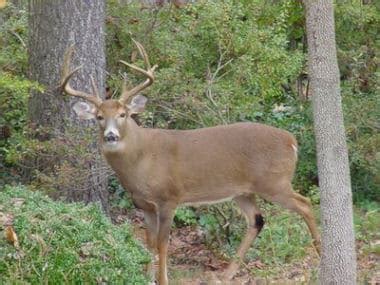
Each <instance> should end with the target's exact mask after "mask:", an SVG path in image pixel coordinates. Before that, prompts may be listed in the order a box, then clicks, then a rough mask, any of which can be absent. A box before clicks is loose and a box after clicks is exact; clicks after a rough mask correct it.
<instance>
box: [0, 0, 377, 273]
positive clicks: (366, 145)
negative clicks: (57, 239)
mask: <svg viewBox="0 0 380 285" xmlns="http://www.w3.org/2000/svg"><path fill="white" fill-rule="evenodd" d="M32 2H33V1H32ZM37 2H38V1H37ZM69 2H70V1H69ZM106 2H107V3H106V12H105V53H106V59H107V65H106V67H105V70H102V72H104V74H105V76H106V80H105V81H106V86H107V91H106V90H105V88H102V92H103V93H104V94H105V96H118V94H119V93H120V88H121V79H122V78H123V77H127V78H128V79H129V81H130V84H133V83H134V82H137V81H138V80H139V77H138V76H137V74H134V73H127V74H126V73H125V72H126V70H125V68H124V67H123V66H121V65H120V64H118V60H120V59H123V60H126V61H130V62H135V63H136V64H139V63H140V59H139V58H137V53H136V50H135V49H134V46H133V43H132V41H131V36H132V37H133V38H135V39H137V40H138V41H139V42H141V43H142V44H143V45H144V46H145V48H146V50H147V52H148V54H149V57H150V60H151V62H152V63H154V64H158V65H159V68H158V69H157V71H156V82H155V83H154V86H153V87H152V88H150V89H148V90H146V91H145V94H144V95H146V97H148V99H149V103H148V106H149V107H148V111H146V112H145V113H144V114H142V115H140V116H139V118H138V121H139V122H140V123H141V124H142V125H145V126H149V127H157V128H158V127H159V128H171V129H173V128H177V129H190V128H199V127H204V126H214V125H217V124H226V123H231V122H237V121H255V122H262V123H266V124H269V125H273V126H276V127H280V128H283V129H286V130H289V131H290V132H292V133H293V134H294V135H295V136H296V137H297V139H298V142H299V163H298V168H297V174H296V177H295V180H294V185H295V189H297V191H299V192H301V193H302V194H305V195H306V196H308V197H310V198H311V199H312V202H313V203H314V204H315V205H318V203H319V189H318V175H317V168H316V167H317V163H316V153H315V149H316V147H315V139H314V134H313V125H312V110H311V103H310V99H311V98H310V96H311V94H310V92H309V91H310V87H309V78H308V73H307V61H306V52H307V42H306V32H305V11H304V8H303V6H302V4H301V2H300V1H250V0H247V1H244V0H241V1H234V0H227V1H194V3H191V4H189V5H186V6H183V7H182V5H179V6H181V7H182V8H180V9H178V8H176V6H175V5H171V4H170V3H166V4H165V3H161V2H160V3H161V4H162V5H152V3H150V2H149V1H145V2H144V5H142V4H141V3H140V2H139V1H116V0H115V1H113V0H112V1H106ZM162 2H165V1H162ZM177 6H178V5H177ZM379 9H380V6H379V4H378V3H376V1H373V3H372V1H336V3H335V22H336V23H335V25H336V41H337V48H338V50H337V53H338V62H339V68H340V80H341V92H342V97H343V101H342V103H343V110H344V119H345V128H346V134H347V141H348V147H349V158H350V171H351V181H352V191H353V198H354V204H355V207H356V208H355V209H356V212H357V216H356V231H357V239H358V240H359V241H360V243H361V244H360V250H362V253H363V252H365V253H366V254H367V255H366V256H367V257H368V256H369V255H370V254H372V253H377V254H379V245H378V240H379V238H380V237H379V236H378V233H376V230H373V229H376V227H377V226H379V225H378V221H377V222H376V220H378V218H379V216H380V214H379V203H380V185H379V184H380V176H379V173H380V172H379V169H380V156H379V148H380V136H379V128H380V126H379V121H380V118H379V114H380V106H379V104H380V90H379V86H380V73H379V71H378V66H379V64H380V62H379V53H380V49H379V46H380V43H379V33H378V27H379V26H380V11H379ZM32 22H33V20H32ZM70 25H71V26H70ZM70 25H69V26H70V27H71V28H72V29H73V30H71V31H70V32H72V33H74V32H75V30H74V29H75V25H76V24H75V23H71V24H70ZM78 25H79V24H78ZM32 28H34V26H28V5H27V3H26V1H11V3H8V5H7V7H6V8H5V9H3V10H0V114H1V116H0V187H1V188H3V187H4V186H5V185H19V184H25V185H27V186H28V188H29V189H32V190H38V191H42V192H43V193H46V194H49V195H50V196H52V197H54V198H61V199H65V200H69V201H73V200H81V201H83V200H84V201H99V200H102V199H100V198H99V195H98V196H96V195H94V197H90V198H88V195H87V196H86V197H84V196H83V195H78V194H75V191H73V189H77V190H79V191H80V190H81V189H87V188H88V181H87V179H85V178H84V177H90V176H91V177H92V176H96V175H101V176H102V177H105V178H104V179H106V180H107V184H108V188H107V195H106V196H107V198H105V199H103V200H102V202H103V206H104V208H105V209H107V210H108V209H110V211H111V215H112V213H113V217H114V218H115V217H116V216H117V214H118V213H120V211H122V210H120V209H124V208H127V209H131V208H133V206H132V203H131V202H130V200H129V199H128V194H127V193H125V192H123V190H122V189H121V187H120V186H119V184H118V182H117V180H116V179H115V177H113V175H112V172H111V171H110V170H109V169H108V168H107V167H106V166H105V165H102V164H99V165H97V166H96V167H86V166H88V165H90V164H91V161H92V159H93V155H94V153H93V151H91V149H92V148H91V147H90V146H93V142H94V141H95V139H94V137H95V136H96V130H95V129H92V127H91V126H90V125H89V126H85V128H83V126H82V127H78V124H75V123H74V124H73V123H70V122H71V121H70V122H68V121H65V120H62V121H60V122H61V123H60V124H64V125H65V126H66V127H65V131H64V132H63V131H62V129H61V126H57V124H50V125H49V124H40V121H41V120H40V119H41V118H43V117H44V112H45V110H44V108H41V109H40V110H37V109H32V110H33V111H31V107H32V106H33V98H35V97H33V96H32V97H30V94H39V95H38V96H39V99H40V100H41V101H40V104H44V103H43V102H44V100H46V102H51V101H49V98H51V96H52V95H51V94H52V92H53V93H54V92H55V93H54V94H55V96H58V97H57V98H58V99H56V100H58V101H59V102H60V103H59V104H62V106H66V107H67V106H69V105H70V104H71V103H70V102H68V100H64V99H63V98H61V97H59V96H61V94H60V93H59V92H57V90H56V89H54V88H55V87H56V86H58V82H55V81H56V80H57V78H58V77H57V75H59V70H54V71H50V74H52V72H54V73H55V74H56V75H54V76H52V79H51V80H50V81H49V82H47V83H46V85H41V84H38V83H36V82H35V81H34V80H35V79H36V77H35V76H36V74H37V71H36V70H34V68H36V66H35V65H34V64H32V65H28V49H29V56H31V57H32V58H33V53H40V56H42V57H43V55H44V54H45V52H44V51H43V47H42V46H41V47H39V46H38V43H36V44H35V45H34V46H33V45H29V44H28V38H33V34H35V33H36V31H35V30H32ZM64 31H67V29H64V28H63V29H62V33H64ZM68 34H70V33H68ZM50 35H51V36H53V37H54V36H55V35H58V34H55V35H54V34H53V33H50ZM62 37H63V39H65V38H67V37H69V36H67V37H66V36H65V35H63V34H62ZM69 42H70V41H65V40H58V41H57V42H56V43H55V44H56V49H54V50H52V52H53V53H56V55H57V57H58V56H59V54H60V53H62V51H63V50H64V49H65V48H66V45H67V44H69ZM30 43H31V44H33V41H30ZM50 44H52V43H51V42H50ZM60 44H61V45H60ZM99 48H100V49H101V47H99ZM90 51H91V52H90ZM79 54H80V55H78V58H82V60H83V62H86V61H88V62H90V63H89V64H91V63H93V62H94V60H92V59H91V57H97V56H101V55H98V54H99V52H96V51H93V50H92V49H91V50H88V49H87V50H86V47H85V46H81V47H80V48H79ZM86 56H87V59H83V58H84V57H86ZM35 58H38V56H37V57H35ZM58 60H59V59H58ZM78 60H79V59H78ZM100 61H101V60H100ZM29 62H31V63H33V61H29ZM83 62H81V63H83ZM44 64H45V67H48V68H47V70H50V69H49V68H51V67H50V66H46V65H47V64H49V62H46V63H44ZM86 64H87V63H86ZM97 64H98V63H97ZM58 65H59V63H58V62H57V63H55V65H54V66H58ZM100 68H102V67H100ZM55 69H56V68H55ZM98 76H99V80H100V81H102V76H103V75H102V74H98ZM53 81H54V82H53ZM78 84H80V83H78ZM99 85H100V86H102V84H99ZM44 96H46V99H44ZM64 108H65V107H62V108H58V109H56V112H63V110H64ZM28 114H29V115H28ZM45 115H46V113H45ZM58 117H59V116H58ZM60 118H63V117H60ZM104 179H103V180H104ZM103 180H102V181H103ZM86 183H87V184H86ZM7 187H9V186H7ZM108 196H109V197H108ZM103 197H104V196H103ZM264 208H266V209H267V211H268V213H276V212H278V209H277V208H275V207H273V206H270V205H266V206H264ZM1 210H2V208H0V211H1ZM268 216H271V214H269V215H268ZM268 220H269V224H271V223H272V225H270V227H272V229H273V230H272V231H271V232H268V231H265V230H264V231H263V233H262V238H261V239H260V240H258V241H257V242H256V245H255V248H254V249H252V251H251V253H250V257H249V258H250V259H251V260H260V262H262V263H263V264H266V265H268V267H264V270H262V271H261V270H260V268H259V267H257V268H256V271H255V274H256V275H260V274H262V275H263V276H268V275H271V274H274V275H275V274H278V272H279V270H278V269H276V268H277V267H276V266H281V265H282V264H283V263H285V262H289V261H294V260H300V259H302V258H304V257H305V255H308V250H307V247H308V246H310V245H309V244H310V240H309V239H308V237H307V238H305V235H307V234H306V230H305V228H303V225H302V226H300V225H299V224H300V222H299V221H298V220H297V218H294V217H292V216H289V215H287V214H286V215H284V216H282V218H279V219H276V218H274V217H269V218H268ZM175 221H176V226H177V227H181V226H185V225H194V224H196V223H200V225H201V228H202V231H204V232H205V239H206V241H207V244H208V246H209V248H214V249H215V248H218V250H216V252H218V253H219V254H221V255H228V254H231V253H232V251H233V249H234V247H235V246H236V244H237V243H238V241H239V240H240V238H241V232H242V225H243V223H241V222H240V218H239V217H238V213H237V212H236V210H235V209H234V207H233V206H231V204H223V205H219V206H213V207H209V208H199V209H194V208H181V209H179V211H177V216H176V218H175ZM289 224H291V228H290V229H289ZM297 224H298V226H297ZM371 229H372V230H371ZM287 231H289V232H287ZM284 235H289V240H287V242H285V243H284V242H283V241H282V239H283V237H284ZM359 258H364V257H363V256H359ZM365 260H367V259H365ZM41 266H43V265H41ZM269 267H270V268H271V269H270V270H272V272H269V273H268V270H269ZM362 267H363V266H362ZM4 268H5V267H2V265H1V264H0V273H2V272H5V271H6V270H5V269H4ZM273 268H274V269H273ZM369 268H370V269H372V268H373V267H369ZM367 269H368V268H367ZM2 270H3V271H2ZM7 270H8V269H7ZM276 270H277V271H276ZM313 274H314V277H315V272H314V273H311V275H310V276H309V278H313ZM366 274H368V273H365V274H364V275H365V276H364V277H363V278H366V277H368V276H367V275H366ZM136 280H137V279H136Z"/></svg>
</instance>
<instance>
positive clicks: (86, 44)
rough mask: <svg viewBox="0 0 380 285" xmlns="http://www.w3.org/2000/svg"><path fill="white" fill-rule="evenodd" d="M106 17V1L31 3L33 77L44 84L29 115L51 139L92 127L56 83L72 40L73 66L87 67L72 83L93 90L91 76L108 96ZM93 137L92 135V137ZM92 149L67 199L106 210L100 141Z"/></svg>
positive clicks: (32, 101) (32, 100) (39, 0)
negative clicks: (87, 203) (106, 81)
mask: <svg viewBox="0 0 380 285" xmlns="http://www.w3.org/2000/svg"><path fill="white" fill-rule="evenodd" d="M104 21H105V1H104V0H91V1H90V0H83V1H77V0H54V1H44V0H31V1H29V31H30V36H29V65H30V78H31V79H32V80H35V81H38V82H39V83H40V84H42V85H44V86H45V87H46V91H45V92H44V93H40V92H34V93H33V94H31V98H30V100H29V118H30V120H31V122H32V125H33V126H34V127H35V128H36V129H37V128H41V127H43V128H46V129H49V130H50V131H48V132H47V133H46V134H44V135H40V137H39V138H40V139H43V140H47V139H50V138H52V137H55V136H57V135H59V134H62V133H67V131H68V129H69V128H79V129H81V130H82V131H83V132H85V131H86V130H87V129H94V128H93V123H90V124H89V123H84V122H82V121H79V120H77V118H75V115H74V112H73V111H72V110H71V105H72V103H73V101H76V100H77V99H72V98H69V97H68V96H65V95H63V94H62V92H60V90H59V89H58V88H57V87H58V85H59V79H60V73H61V72H60V71H61V64H62V61H63V54H64V52H65V50H66V49H67V48H68V47H69V46H71V45H73V44H74V45H75V56H74V60H73V63H72V65H73V66H79V65H83V68H82V70H81V71H80V72H78V74H77V75H76V76H74V78H73V80H72V85H73V87H74V88H76V89H79V90H83V91H87V92H88V93H91V83H90V75H91V76H92V77H93V78H94V79H95V81H96V83H97V86H98V88H99V90H100V93H101V94H102V96H104V89H105V88H104V85H105V51H104V49H105V40H104ZM95 137H97V136H96V135H95V134H94V136H93V138H92V139H93V140H94V141H95V139H94V138H95ZM91 148H92V149H91V150H89V152H91V153H93V155H92V158H91V159H90V160H88V161H86V163H85V164H80V165H78V166H77V167H78V169H77V173H82V179H81V182H80V183H79V184H80V185H79V184H78V185H76V187H75V188H76V189H66V193H65V195H66V196H67V198H68V200H81V201H85V202H93V201H100V202H101V203H102V205H103V207H104V208H105V209H107V207H108V195H107V190H106V181H105V179H104V177H101V175H100V174H101V172H99V171H96V170H98V169H99V168H100V167H101V165H102V162H101V160H100V159H99V156H97V155H96V154H97V153H98V152H97V150H96V143H95V144H93V145H92V146H91ZM79 156H80V154H78V157H79ZM78 161H79V160H78ZM72 163H73V162H72ZM96 172H98V173H96ZM87 173H89V174H87Z"/></svg>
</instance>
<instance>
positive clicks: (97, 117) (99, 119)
mask: <svg viewBox="0 0 380 285" xmlns="http://www.w3.org/2000/svg"><path fill="white" fill-rule="evenodd" d="M96 119H97V120H98V121H101V120H104V118H103V117H102V116H100V115H99V116H96Z"/></svg>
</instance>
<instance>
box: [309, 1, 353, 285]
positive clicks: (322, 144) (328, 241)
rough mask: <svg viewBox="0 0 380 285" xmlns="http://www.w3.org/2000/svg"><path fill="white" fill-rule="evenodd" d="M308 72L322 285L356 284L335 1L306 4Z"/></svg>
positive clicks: (350, 194)
mask: <svg viewBox="0 0 380 285" xmlns="http://www.w3.org/2000/svg"><path fill="white" fill-rule="evenodd" d="M304 2H305V5H306V31H307V40H308V68H309V76H310V91H311V97H312V104H313V113H314V131H315V137H316V142H317V156H318V174H319V186H320V190H321V224H322V257H321V258H322V259H321V271H320V283H321V284H345V285H347V284H355V283H356V253H355V236H354V230H353V211H352V193H351V182H350V172H349V163H348V154H347V145H346V136H345V130H344V124H343V114H342V104H341V95H340V79H339V78H340V77H339V69H338V62H337V56H336V46H335V28H334V11H333V9H334V8H333V1H332V0H305V1H304Z"/></svg>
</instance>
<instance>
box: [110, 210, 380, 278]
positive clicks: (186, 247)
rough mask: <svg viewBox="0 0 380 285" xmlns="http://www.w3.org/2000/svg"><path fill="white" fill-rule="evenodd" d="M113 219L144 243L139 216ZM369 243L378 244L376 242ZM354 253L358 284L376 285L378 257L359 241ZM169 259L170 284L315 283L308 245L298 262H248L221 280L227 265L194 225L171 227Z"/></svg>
mask: <svg viewBox="0 0 380 285" xmlns="http://www.w3.org/2000/svg"><path fill="white" fill-rule="evenodd" d="M115 220H116V222H117V223H120V222H124V221H126V220H129V221H130V222H131V224H132V225H133V228H134V233H135V236H136V238H137V239H139V240H141V241H142V242H143V243H144V242H145V241H144V239H145V226H144V222H143V214H142V213H141V212H140V211H139V210H132V211H130V212H129V213H128V215H127V214H121V213H119V214H118V215H117V216H116V217H115ZM371 242H372V243H376V244H377V245H378V244H380V241H379V240H376V241H371ZM357 252H358V274H359V276H358V279H359V283H358V284H369V285H375V284H376V285H380V256H379V255H376V254H374V253H368V252H366V251H365V250H364V246H363V244H362V242H357ZM169 260H170V265H169V274H170V277H169V278H170V279H171V284H173V285H174V284H178V285H190V284H199V285H213V284H236V285H238V284H245V285H267V284H318V281H317V276H318V265H319V257H318V255H317V253H316V252H315V250H314V248H312V246H310V248H307V249H306V255H305V257H304V258H303V259H302V260H297V261H294V262H291V263H290V264H286V265H284V264H281V265H275V266H273V265H268V264H264V263H262V262H261V261H260V260H254V261H250V262H249V263H246V264H242V265H241V266H240V270H239V271H238V273H237V274H236V276H235V278H234V279H233V280H232V281H229V282H225V281H222V280H223V279H222V278H221V276H222V273H223V271H224V270H225V269H226V267H227V266H228V260H226V258H225V257H223V256H220V255H219V256H218V253H217V252H215V251H212V250H210V249H209V248H208V247H207V246H206V243H205V238H204V233H203V232H202V231H201V230H200V229H199V228H198V227H194V226H186V227H181V228H172V231H171V235H170V244H169ZM274 267H275V268H274ZM257 273H259V274H257Z"/></svg>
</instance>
